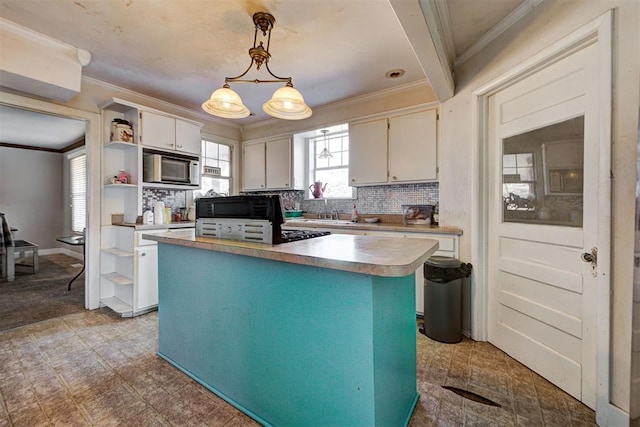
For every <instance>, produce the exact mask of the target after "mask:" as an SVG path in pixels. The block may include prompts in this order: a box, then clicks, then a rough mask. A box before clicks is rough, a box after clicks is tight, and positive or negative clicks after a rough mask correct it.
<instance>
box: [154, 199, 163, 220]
mask: <svg viewBox="0 0 640 427" xmlns="http://www.w3.org/2000/svg"><path fill="white" fill-rule="evenodd" d="M153 223H154V224H164V202H156V204H155V205H154V208H153Z"/></svg>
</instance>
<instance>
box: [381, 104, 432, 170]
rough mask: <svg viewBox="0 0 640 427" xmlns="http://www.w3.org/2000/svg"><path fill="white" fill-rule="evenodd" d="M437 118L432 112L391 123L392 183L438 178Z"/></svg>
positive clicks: (398, 117) (395, 120) (390, 154)
mask: <svg viewBox="0 0 640 427" xmlns="http://www.w3.org/2000/svg"><path fill="white" fill-rule="evenodd" d="M436 117H437V115H436V110H429V111H421V112H418V113H412V114H406V115H403V116H397V117H392V118H390V119H389V182H401V181H425V180H433V179H436V178H437V175H436V171H437V169H436V167H437V161H436Z"/></svg>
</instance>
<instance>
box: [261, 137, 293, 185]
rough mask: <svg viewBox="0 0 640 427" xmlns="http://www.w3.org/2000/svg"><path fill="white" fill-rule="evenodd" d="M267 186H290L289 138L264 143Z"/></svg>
mask: <svg viewBox="0 0 640 427" xmlns="http://www.w3.org/2000/svg"><path fill="white" fill-rule="evenodd" d="M266 166H267V167H266V170H265V174H266V185H267V188H285V189H287V188H291V140H290V139H289V138H285V139H278V140H275V141H269V143H268V144H267V145H266Z"/></svg>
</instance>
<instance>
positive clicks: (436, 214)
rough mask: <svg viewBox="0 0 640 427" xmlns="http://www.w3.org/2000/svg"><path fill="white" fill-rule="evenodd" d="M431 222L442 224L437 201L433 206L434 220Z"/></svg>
mask: <svg viewBox="0 0 640 427" xmlns="http://www.w3.org/2000/svg"><path fill="white" fill-rule="evenodd" d="M431 224H433V225H438V224H440V212H439V210H438V204H437V203H436V206H435V207H434V208H433V220H432V221H431Z"/></svg>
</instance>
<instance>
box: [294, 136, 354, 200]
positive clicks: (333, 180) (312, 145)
mask: <svg viewBox="0 0 640 427" xmlns="http://www.w3.org/2000/svg"><path fill="white" fill-rule="evenodd" d="M307 146H308V153H309V161H308V171H309V173H308V177H309V186H313V185H314V183H316V182H320V183H321V185H320V187H321V188H323V191H322V198H323V199H352V198H354V197H355V188H354V187H351V186H350V185H349V127H348V125H347V124H342V125H337V126H331V127H327V128H324V129H318V130H316V131H313V132H310V133H309V136H307ZM323 151H324V153H327V152H328V153H329V154H330V156H328V157H327V156H322V155H321V153H323ZM306 198H311V199H312V198H314V196H313V195H312V192H311V190H309V191H308V192H307V193H306Z"/></svg>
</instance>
